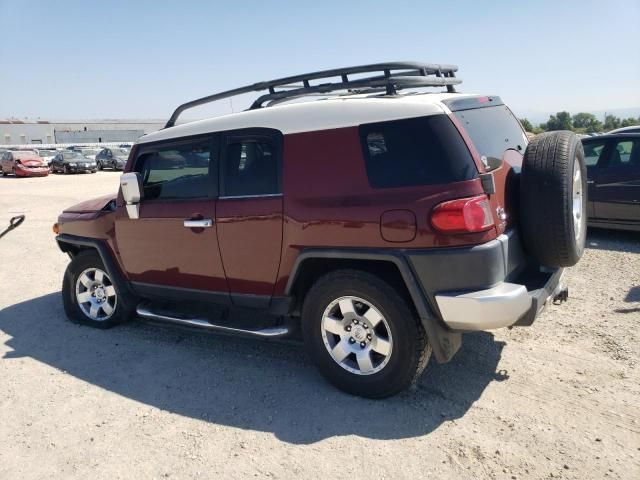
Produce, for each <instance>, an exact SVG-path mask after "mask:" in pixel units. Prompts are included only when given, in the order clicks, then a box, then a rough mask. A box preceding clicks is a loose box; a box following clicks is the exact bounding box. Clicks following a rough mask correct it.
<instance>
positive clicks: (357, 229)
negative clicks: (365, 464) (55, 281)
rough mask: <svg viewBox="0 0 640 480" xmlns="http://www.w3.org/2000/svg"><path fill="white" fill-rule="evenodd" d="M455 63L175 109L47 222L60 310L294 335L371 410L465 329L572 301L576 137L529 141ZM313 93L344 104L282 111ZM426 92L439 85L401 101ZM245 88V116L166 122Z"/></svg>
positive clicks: (581, 200) (300, 84)
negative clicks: (62, 263)
mask: <svg viewBox="0 0 640 480" xmlns="http://www.w3.org/2000/svg"><path fill="white" fill-rule="evenodd" d="M456 70H457V67H455V66H447V65H431V64H421V63H400V62H398V63H393V64H378V65H367V66H360V67H352V68H344V69H336V70H329V71H324V72H315V73H309V74H303V75H298V76H293V77H287V78H284V79H279V80H273V81H270V82H261V83H259V84H255V85H250V86H248V87H244V88H239V89H234V90H231V91H229V92H223V93H220V94H216V95H213V96H211V97H206V98H203V99H199V100H195V101H193V102H189V103H188V104H185V105H181V106H180V107H178V108H177V109H176V111H175V112H174V114H173V115H172V116H171V118H170V119H169V121H168V122H167V125H166V128H164V129H163V130H160V131H158V132H154V133H151V134H149V135H145V136H143V137H141V138H140V139H139V140H138V142H137V143H136V145H135V146H134V148H133V150H132V152H131V161H130V162H129V164H128V166H127V169H126V172H125V173H124V174H123V175H122V177H121V181H120V191H119V192H118V195H117V196H116V195H115V194H113V195H108V196H105V197H101V198H97V199H94V200H89V201H86V202H83V203H81V204H78V205H75V206H73V207H70V208H68V209H67V210H65V211H64V212H63V213H62V214H61V215H60V216H59V218H58V222H57V224H56V225H54V231H56V233H57V234H58V235H57V237H56V240H57V242H58V245H59V247H60V249H61V250H62V251H63V252H66V253H68V254H69V256H70V257H71V262H70V264H69V266H68V267H67V270H66V272H65V274H64V281H63V290H62V297H63V302H64V308H65V311H66V313H67V315H68V317H69V318H70V319H71V320H72V321H74V322H78V323H82V324H86V325H90V326H93V327H97V328H108V327H112V326H115V325H116V324H118V323H121V322H123V321H126V320H128V319H129V318H131V317H132V316H133V315H134V314H137V315H138V316H140V317H143V318H146V319H151V320H153V321H156V322H169V323H173V324H180V325H185V326H190V327H195V328H200V329H203V330H209V331H221V332H224V333H228V334H238V335H245V336H253V337H261V338H281V337H285V336H288V335H291V332H293V331H296V328H297V327H299V328H300V329H301V331H302V336H303V339H304V342H305V345H306V348H307V349H308V351H309V353H310V355H311V358H312V359H313V360H314V362H315V363H316V365H317V366H318V368H319V369H320V371H321V372H322V373H323V374H324V375H325V377H326V378H327V379H328V380H329V381H331V382H332V383H333V384H334V385H336V386H338V387H339V388H341V389H343V390H345V391H347V392H349V393H352V394H357V395H362V396H366V397H373V398H380V397H386V396H389V395H393V394H395V393H397V392H399V391H401V390H403V389H404V388H406V387H408V386H409V385H410V384H411V383H412V382H413V381H414V380H415V379H416V378H417V377H418V376H419V375H420V374H421V372H422V371H423V369H424V368H425V366H426V364H427V362H428V360H429V358H430V357H431V356H432V354H433V356H434V357H435V358H436V360H437V361H438V362H447V361H449V360H450V359H451V358H452V357H453V355H454V354H455V353H456V352H457V350H458V349H459V348H460V345H461V334H462V333H463V332H470V331H478V330H488V329H493V328H500V327H511V326H527V325H530V324H531V323H532V322H533V321H534V320H535V318H536V317H537V316H538V314H539V312H540V311H541V310H542V309H543V308H544V306H545V304H546V302H547V301H549V300H551V299H555V300H558V301H562V300H566V298H567V289H566V287H565V284H564V282H563V280H562V276H563V268H564V267H566V266H570V265H574V264H575V263H576V262H578V260H579V259H580V257H581V255H582V252H583V249H584V243H585V231H586V216H585V215H584V214H583V212H584V210H585V209H586V195H584V192H585V189H586V170H585V166H584V158H583V154H582V144H581V143H580V141H579V139H578V138H577V137H576V135H575V134H573V133H571V132H566V131H565V132H549V133H543V134H541V135H537V136H536V137H535V138H534V139H533V140H531V142H530V143H529V142H528V140H527V138H526V136H525V132H524V131H523V130H522V128H521V126H520V124H519V122H518V120H517V119H516V118H515V117H514V115H513V114H512V113H511V111H510V110H509V108H508V107H507V106H506V105H505V104H504V103H503V102H502V100H501V99H500V98H499V97H495V96H480V95H468V94H462V93H457V92H456V91H455V90H454V86H455V85H456V84H458V83H460V80H459V79H457V78H456V76H455V72H456ZM354 74H357V75H358V78H357V79H352V78H353V75H354ZM334 78H338V79H341V80H340V81H339V82H335V81H333V79H334ZM332 82H333V83H332ZM317 84H321V85H322V92H324V93H331V92H342V93H343V95H340V96H337V95H335V96H332V95H328V98H326V99H322V100H318V101H312V102H293V103H287V102H286V101H287V100H288V99H300V98H301V97H302V96H304V95H313V94H315V93H317V92H318V89H317V87H315V86H314V85H317ZM292 85H296V86H294V87H291V86H292ZM428 87H438V88H446V89H447V93H429V94H425V93H413V92H412V93H408V94H404V93H403V90H402V89H403V88H409V89H410V90H412V91H414V90H415V89H417V88H428ZM353 90H357V91H358V93H353ZM256 91H260V92H264V94H263V95H261V96H260V97H258V99H257V100H256V101H255V102H254V103H253V105H252V107H251V108H250V109H249V110H247V111H244V112H239V113H233V114H229V115H226V116H223V117H217V118H213V119H208V120H202V121H198V122H193V123H186V124H182V125H179V126H175V123H176V120H177V118H178V116H179V115H180V114H181V113H182V112H183V111H185V110H187V109H188V108H191V107H194V106H198V105H202V104H205V103H209V102H211V101H215V100H221V99H226V98H229V97H231V96H233V95H238V94H245V93H250V92H256ZM116 245H117V247H116ZM214 306H215V307H214ZM237 308H240V309H247V308H248V309H253V310H254V312H255V313H254V314H252V315H250V316H249V317H247V316H244V317H243V318H244V319H243V320H242V321H241V320H240V319H238V317H236V316H234V315H228V312H229V311H233V310H235V309H237ZM256 368H259V366H258V364H256Z"/></svg>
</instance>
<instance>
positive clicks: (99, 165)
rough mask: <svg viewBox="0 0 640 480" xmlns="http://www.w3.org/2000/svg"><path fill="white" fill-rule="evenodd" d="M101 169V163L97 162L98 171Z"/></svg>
mask: <svg viewBox="0 0 640 480" xmlns="http://www.w3.org/2000/svg"><path fill="white" fill-rule="evenodd" d="M102 169H103V167H102V162H98V170H102Z"/></svg>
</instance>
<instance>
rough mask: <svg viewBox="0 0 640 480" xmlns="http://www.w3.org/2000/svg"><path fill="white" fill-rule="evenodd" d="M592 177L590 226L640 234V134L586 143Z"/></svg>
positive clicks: (583, 141)
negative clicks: (635, 231) (638, 232)
mask: <svg viewBox="0 0 640 480" xmlns="http://www.w3.org/2000/svg"><path fill="white" fill-rule="evenodd" d="M582 145H583V146H584V155H585V163H586V165H587V176H588V185H589V186H588V189H589V190H588V199H589V203H588V206H587V212H588V217H589V220H588V223H589V225H590V226H594V227H605V228H615V229H622V230H640V133H620V134H607V135H600V136H598V137H592V138H587V139H583V140H582Z"/></svg>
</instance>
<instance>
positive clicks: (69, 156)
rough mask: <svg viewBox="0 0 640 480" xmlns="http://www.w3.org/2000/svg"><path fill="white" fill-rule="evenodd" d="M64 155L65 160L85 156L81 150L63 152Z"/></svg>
mask: <svg viewBox="0 0 640 480" xmlns="http://www.w3.org/2000/svg"><path fill="white" fill-rule="evenodd" d="M62 156H63V157H64V159H65V160H70V159H78V158H84V157H83V156H82V154H81V153H80V152H63V153H62Z"/></svg>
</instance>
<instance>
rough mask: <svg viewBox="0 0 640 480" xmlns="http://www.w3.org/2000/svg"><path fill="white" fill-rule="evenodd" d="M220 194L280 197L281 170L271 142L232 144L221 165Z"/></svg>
mask: <svg viewBox="0 0 640 480" xmlns="http://www.w3.org/2000/svg"><path fill="white" fill-rule="evenodd" d="M222 185H223V187H222V188H223V193H224V195H225V196H227V197H238V196H249V195H272V194H278V193H281V192H282V191H281V187H280V185H281V182H280V166H279V161H278V155H277V150H276V148H275V144H274V142H273V141H272V140H270V139H266V138H260V139H255V140H254V139H246V140H244V139H243V140H235V139H234V140H231V141H230V142H229V143H228V144H227V147H226V149H225V155H224V160H223V163H222Z"/></svg>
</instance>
